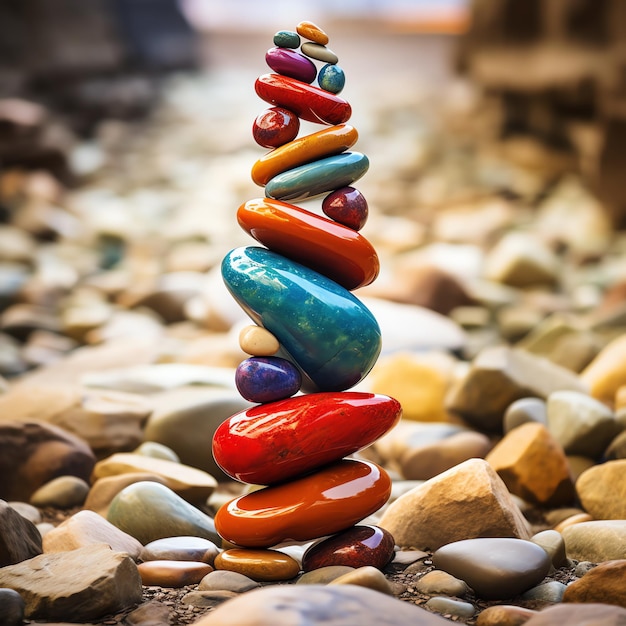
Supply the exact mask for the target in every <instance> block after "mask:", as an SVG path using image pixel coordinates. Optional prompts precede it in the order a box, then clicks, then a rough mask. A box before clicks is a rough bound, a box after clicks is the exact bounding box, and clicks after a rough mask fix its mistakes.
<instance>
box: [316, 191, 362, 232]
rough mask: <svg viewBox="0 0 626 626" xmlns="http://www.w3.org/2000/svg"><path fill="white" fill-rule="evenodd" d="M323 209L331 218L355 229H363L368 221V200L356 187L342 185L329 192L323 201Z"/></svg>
mask: <svg viewBox="0 0 626 626" xmlns="http://www.w3.org/2000/svg"><path fill="white" fill-rule="evenodd" d="M322 211H324V213H325V214H326V215H328V217H330V219H331V220H335V222H339V223H340V224H343V225H344V226H347V227H348V228H352V229H353V230H361V228H363V226H365V222H367V215H368V206H367V200H366V199H365V196H364V195H363V194H362V193H361V192H360V191H359V190H358V189H355V188H354V187H349V186H348V187H341V188H339V189H336V190H335V191H333V192H332V193H329V194H328V195H327V196H326V197H325V198H324V200H323V202H322Z"/></svg>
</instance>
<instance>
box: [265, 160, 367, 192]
mask: <svg viewBox="0 0 626 626" xmlns="http://www.w3.org/2000/svg"><path fill="white" fill-rule="evenodd" d="M369 165H370V162H369V159H368V158H367V157H366V156H365V155H364V154H361V153H360V152H342V153H341V154H335V155H333V156H329V157H326V158H324V159H319V160H317V161H313V162H312V163H305V164H304V165H299V166H298V167H294V168H293V169H291V170H287V171H285V172H281V173H280V174H277V175H276V176H274V178H272V180H270V181H268V183H267V185H265V195H266V196H267V197H268V198H275V199H277V200H292V201H294V200H295V201H300V200H307V199H309V198H314V197H315V196H319V195H320V194H323V193H328V192H329V191H332V190H333V189H338V188H339V187H345V186H347V185H350V184H352V183H353V182H354V181H356V180H358V179H359V178H361V176H363V174H365V172H367V170H368V168H369Z"/></svg>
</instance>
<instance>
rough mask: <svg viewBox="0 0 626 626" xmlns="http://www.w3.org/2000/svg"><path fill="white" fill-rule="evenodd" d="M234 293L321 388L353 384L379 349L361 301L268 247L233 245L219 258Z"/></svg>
mask: <svg viewBox="0 0 626 626" xmlns="http://www.w3.org/2000/svg"><path fill="white" fill-rule="evenodd" d="M222 277H223V279H224V282H225V284H226V287H227V288H228V290H229V291H230V293H231V294H232V296H233V298H234V299H235V300H236V301H237V302H238V303H239V305H240V306H241V307H242V308H243V310H244V311H245V312H246V313H247V314H248V316H249V317H250V318H251V319H252V320H253V321H254V322H255V323H256V324H258V325H259V326H263V327H264V328H267V330H268V331H269V332H271V333H272V334H273V335H274V336H275V337H276V338H277V339H278V341H279V342H280V344H281V345H282V346H283V348H284V349H285V350H286V351H287V354H288V355H289V356H290V357H291V358H292V359H293V360H294V361H295V363H296V364H297V365H298V366H299V367H300V369H301V370H302V371H303V372H304V373H305V374H306V375H307V376H308V377H309V378H310V379H311V380H312V382H313V383H314V384H315V385H316V386H317V387H318V389H320V390H322V391H341V390H343V389H348V388H350V387H353V386H354V385H356V384H358V383H359V382H360V381H361V380H363V378H365V376H366V375H367V374H368V373H369V371H370V370H371V369H372V367H373V366H374V363H375V362H376V359H377V358H378V355H379V353H380V349H381V335H380V328H379V327H378V323H377V322H376V319H375V318H374V316H373V315H372V313H371V312H370V311H369V310H368V309H367V307H365V305H364V304H363V303H362V302H361V301H360V300H358V299H357V298H356V297H355V296H353V295H352V294H351V293H350V292H349V291H348V290H347V289H344V288H343V287H341V286H340V285H338V284H337V283H336V282H334V281H332V280H330V279H329V278H326V277H325V276H322V275H321V274H319V273H317V272H315V271H313V270H311V269H309V268H307V267H305V266H304V265H301V264H299V263H295V262H293V261H290V260H289V259H286V258H285V257H283V256H282V255H279V254H276V253H275V252H272V251H271V250H266V249H264V248H256V247H244V248H236V249H235V250H232V251H231V252H229V253H228V254H227V255H226V256H225V257H224V260H223V261H222Z"/></svg>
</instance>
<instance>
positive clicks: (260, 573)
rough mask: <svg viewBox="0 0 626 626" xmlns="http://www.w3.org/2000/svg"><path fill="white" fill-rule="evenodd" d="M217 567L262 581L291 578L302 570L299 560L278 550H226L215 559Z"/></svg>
mask: <svg viewBox="0 0 626 626" xmlns="http://www.w3.org/2000/svg"><path fill="white" fill-rule="evenodd" d="M215 567H216V569H224V570H229V571H231V572H237V573H238V574H243V575H244V576H247V577H248V578H251V579H252V580H257V581H260V582H271V581H279V580H291V579H292V578H295V577H296V576H297V575H298V573H299V572H300V565H299V564H298V561H296V560H295V559H293V558H292V557H290V556H289V555H287V554H283V553H282V552H277V551H276V550H246V549H242V548H232V549H231V550H224V552H221V553H220V554H219V555H218V557H217V558H216V559H215Z"/></svg>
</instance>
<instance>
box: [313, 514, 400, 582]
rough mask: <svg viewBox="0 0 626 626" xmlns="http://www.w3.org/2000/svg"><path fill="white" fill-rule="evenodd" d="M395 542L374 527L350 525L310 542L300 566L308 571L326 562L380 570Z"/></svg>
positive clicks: (385, 531)
mask: <svg viewBox="0 0 626 626" xmlns="http://www.w3.org/2000/svg"><path fill="white" fill-rule="evenodd" d="M394 547H395V541H394V538H393V536H392V534H391V533H390V532H389V531H388V530H385V529H384V528H379V527H378V526H365V525H363V526H353V527H352V528H348V530H344V531H343V532H341V533H337V534H336V535H333V536H332V537H328V538H326V539H320V540H319V541H318V542H317V543H314V544H313V545H312V546H311V547H310V548H309V549H308V550H307V551H306V552H305V553H304V556H303V557H302V569H303V570H304V571H305V572H310V571H311V570H314V569H319V568H320V567H326V566H329V565H348V566H350V567H365V566H366V565H370V566H372V567H377V568H378V569H382V568H383V567H385V565H387V563H389V561H391V559H392V558H393V554H394Z"/></svg>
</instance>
